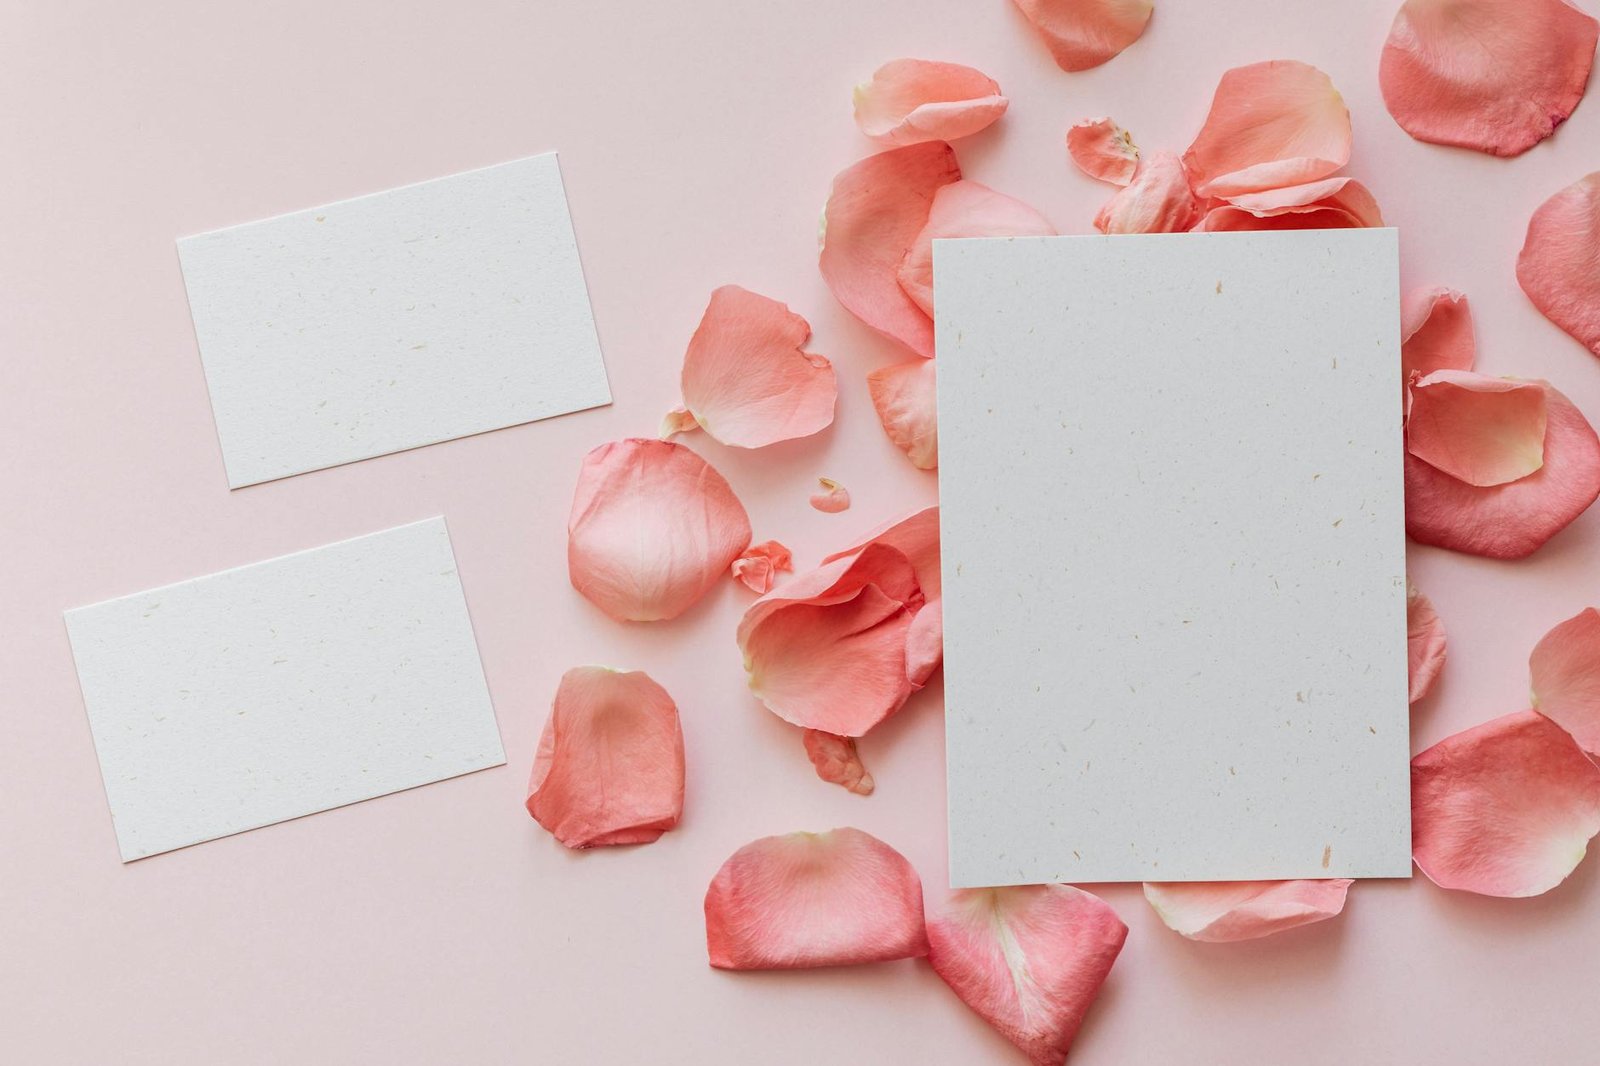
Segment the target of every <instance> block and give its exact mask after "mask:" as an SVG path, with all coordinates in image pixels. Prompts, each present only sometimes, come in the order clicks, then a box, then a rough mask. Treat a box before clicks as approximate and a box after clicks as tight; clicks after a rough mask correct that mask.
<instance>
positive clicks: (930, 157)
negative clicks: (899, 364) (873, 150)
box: [818, 141, 961, 358]
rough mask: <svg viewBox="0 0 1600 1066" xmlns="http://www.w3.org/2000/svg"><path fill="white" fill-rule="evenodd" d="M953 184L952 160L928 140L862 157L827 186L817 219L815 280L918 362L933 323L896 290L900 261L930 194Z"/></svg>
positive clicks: (928, 352) (927, 348) (923, 219)
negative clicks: (818, 276) (828, 190)
mask: <svg viewBox="0 0 1600 1066" xmlns="http://www.w3.org/2000/svg"><path fill="white" fill-rule="evenodd" d="M960 179H961V168H960V167H959V166H957V165H956V155H955V153H954V152H953V151H951V150H950V146H949V145H948V144H946V143H945V142H943V141H929V142H927V143H925V144H914V145H911V146H909V147H906V148H895V149H891V150H890V151H887V152H880V153H878V154H877V155H875V156H869V157H868V158H866V159H863V160H861V161H860V162H859V163H856V164H855V165H854V166H852V167H850V168H848V169H847V170H844V171H842V172H841V173H840V174H839V175H838V176H837V177H835V178H834V179H833V192H832V193H831V194H830V195H829V197H828V206H827V207H826V208H825V209H824V211H823V215H822V250H821V254H820V255H819V257H818V266H819V268H820V269H821V271H822V280H823V281H825V282H827V285H828V288H829V289H831V290H832V291H833V295H834V298H835V299H837V300H838V301H839V303H841V304H843V305H844V308H845V310H847V311H849V312H850V313H851V314H853V315H855V316H856V317H857V318H859V319H860V320H861V321H863V322H865V323H866V324H867V325H869V326H871V327H872V328H873V329H875V330H877V331H878V332H879V333H882V334H884V335H885V336H887V337H890V338H892V339H894V340H897V341H899V342H900V343H901V344H903V345H905V346H906V347H907V348H910V349H911V350H912V351H914V352H916V353H917V354H918V355H920V356H923V357H925V358H932V356H933V320H932V319H931V318H929V317H928V315H927V312H925V311H923V310H922V308H920V307H918V306H917V304H916V302H915V301H914V300H912V299H911V297H910V296H909V295H907V294H906V291H905V290H904V289H903V288H901V287H900V280H899V276H898V275H899V271H900V262H901V260H903V259H904V258H905V254H906V250H907V249H908V248H910V247H911V244H912V242H913V241H915V240H916V239H917V235H918V234H919V233H921V232H922V227H923V226H924V225H925V224H926V223H927V221H928V212H929V210H930V209H931V208H932V206H933V197H934V194H935V193H936V192H937V191H938V190H939V189H940V188H941V187H942V186H945V185H949V184H950V183H951V182H953V181H959V180H960Z"/></svg>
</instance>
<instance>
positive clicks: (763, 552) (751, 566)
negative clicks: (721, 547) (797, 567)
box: [729, 540, 794, 592]
mask: <svg viewBox="0 0 1600 1066" xmlns="http://www.w3.org/2000/svg"><path fill="white" fill-rule="evenodd" d="M729 569H730V570H731V571H732V572H733V576H734V577H735V578H736V579H737V580H738V581H740V582H741V583H743V584H744V586H745V587H746V588H748V589H749V590H750V591H751V592H771V591H772V586H773V585H775V584H776V583H777V581H778V571H780V570H793V569H794V556H793V555H792V554H791V553H790V551H789V549H788V548H785V547H784V546H783V545H782V544H779V543H778V542H777V541H775V540H764V541H762V542H761V543H760V544H752V545H750V547H748V548H746V549H745V550H744V552H743V553H742V554H741V555H740V556H739V557H738V558H737V559H735V560H734V561H733V565H732V566H731V567H729Z"/></svg>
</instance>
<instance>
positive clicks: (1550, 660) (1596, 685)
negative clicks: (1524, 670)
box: [1528, 607, 1600, 752]
mask: <svg viewBox="0 0 1600 1066" xmlns="http://www.w3.org/2000/svg"><path fill="white" fill-rule="evenodd" d="M1528 672H1529V675H1530V676H1531V678H1532V686H1533V707H1534V710H1536V711H1538V712H1539V713H1540V714H1542V715H1544V716H1545V717H1546V718H1548V719H1550V720H1551V721H1553V722H1555V723H1556V725H1559V726H1560V727H1561V728H1562V729H1565V730H1566V731H1567V732H1568V733H1570V734H1572V738H1573V739H1574V740H1576V741H1577V742H1578V744H1579V746H1580V747H1582V748H1583V749H1584V750H1585V751H1589V752H1600V612H1596V611H1595V609H1594V608H1593V607H1586V608H1584V609H1583V610H1582V611H1580V612H1578V613H1577V614H1576V615H1574V616H1573V617H1571V618H1569V619H1567V620H1566V621H1565V622H1562V623H1561V624H1560V625H1558V626H1556V627H1555V628H1554V629H1552V630H1551V631H1550V632H1548V633H1546V634H1545V635H1544V637H1543V639H1541V640H1540V641H1539V643H1538V644H1537V645H1535V647H1534V649H1533V654H1532V655H1530V656H1529V657H1528Z"/></svg>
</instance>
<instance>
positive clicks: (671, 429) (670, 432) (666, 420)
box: [657, 407, 700, 440]
mask: <svg viewBox="0 0 1600 1066" xmlns="http://www.w3.org/2000/svg"><path fill="white" fill-rule="evenodd" d="M699 428H700V423H699V422H696V421H695V417H694V415H693V414H692V413H691V412H690V411H689V409H688V408H687V407H674V408H673V409H672V410H670V411H668V412H667V413H666V414H665V415H663V416H661V429H660V431H659V432H658V433H657V436H659V437H660V438H661V439H662V440H667V439H669V438H671V437H675V436H677V435H678V434H679V433H688V432H689V431H690V430H695V429H699Z"/></svg>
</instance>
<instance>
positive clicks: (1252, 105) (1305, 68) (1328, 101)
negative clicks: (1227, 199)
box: [1183, 59, 1350, 196]
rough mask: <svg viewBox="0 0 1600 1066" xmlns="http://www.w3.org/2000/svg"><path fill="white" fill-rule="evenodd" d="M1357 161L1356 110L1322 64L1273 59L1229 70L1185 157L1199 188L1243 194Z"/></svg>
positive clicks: (1321, 174) (1297, 182) (1202, 192)
mask: <svg viewBox="0 0 1600 1066" xmlns="http://www.w3.org/2000/svg"><path fill="white" fill-rule="evenodd" d="M1349 161H1350V112H1349V111H1348V110H1347V109H1346V108H1345V105H1344V98H1343V97H1341V96H1340V95H1339V92H1338V90H1337V89H1335V88H1334V87H1333V82H1332V81H1331V80H1330V79H1329V78H1328V76H1327V75H1326V74H1324V73H1323V72H1322V71H1320V70H1318V69H1317V68H1316V67H1313V66H1310V65H1309V64H1306V63H1299V62H1295V61H1293V60H1286V59H1280V60H1273V61H1271V62H1267V63H1255V64H1252V65H1250V66H1247V67H1235V68H1234V69H1232V70H1230V71H1228V72H1227V73H1226V74H1224V75H1223V76H1222V80H1221V82H1220V83H1218V85H1217V92H1216V95H1215V96H1214V97H1213V98H1212V101H1211V113H1210V114H1208V115H1207V116H1206V121H1205V125H1204V126H1203V127H1202V128H1201V130H1200V135H1199V136H1198V137H1196V138H1195V141H1194V143H1193V144H1192V145H1190V146H1189V150H1188V151H1187V152H1185V153H1184V156H1183V162H1184V165H1185V166H1186V167H1187V168H1188V171H1189V179H1190V181H1192V182H1193V183H1194V191H1195V193H1196V194H1197V195H1199V196H1238V195H1240V194H1243V193H1252V192H1262V191H1264V190H1267V189H1278V188H1282V187H1284V186H1286V185H1303V184H1305V183H1307V182H1313V181H1316V180H1318V179H1319V178H1325V177H1327V176H1328V175H1330V174H1332V173H1333V172H1334V171H1336V170H1338V169H1339V168H1340V167H1342V166H1344V165H1345V164H1346V163H1348V162H1349Z"/></svg>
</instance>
